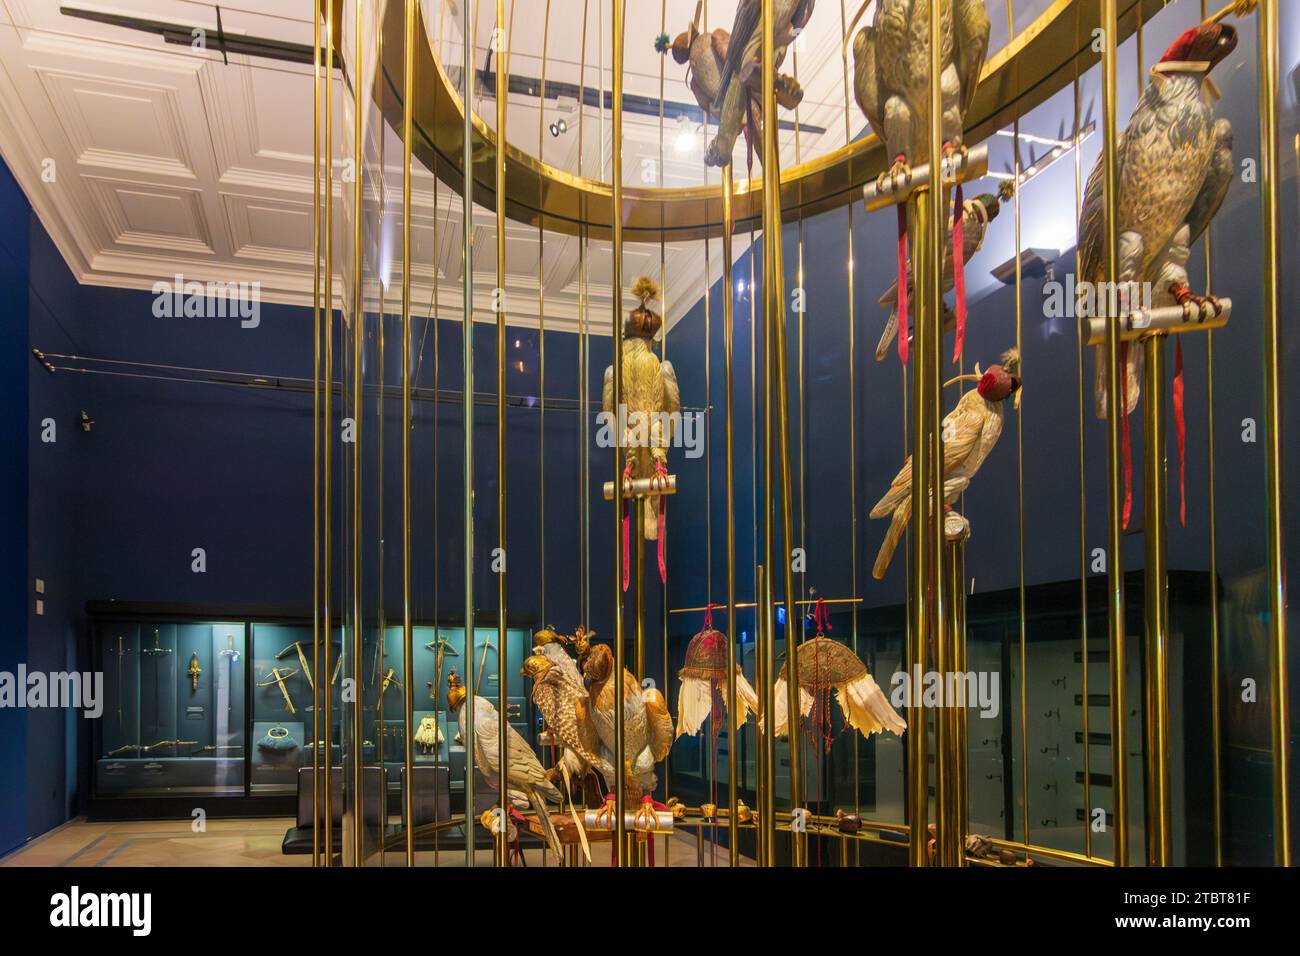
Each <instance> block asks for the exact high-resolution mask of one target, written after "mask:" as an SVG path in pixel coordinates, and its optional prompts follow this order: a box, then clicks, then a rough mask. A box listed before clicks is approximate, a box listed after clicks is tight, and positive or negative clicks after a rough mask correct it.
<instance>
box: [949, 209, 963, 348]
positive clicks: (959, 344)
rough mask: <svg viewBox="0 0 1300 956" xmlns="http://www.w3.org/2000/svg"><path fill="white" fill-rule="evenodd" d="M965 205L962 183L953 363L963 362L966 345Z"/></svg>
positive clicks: (955, 242) (955, 233) (955, 247)
mask: <svg viewBox="0 0 1300 956" xmlns="http://www.w3.org/2000/svg"><path fill="white" fill-rule="evenodd" d="M965 205H966V204H965V203H964V202H963V201H962V193H961V183H958V184H957V190H956V192H955V193H954V194H953V200H952V279H953V290H954V291H955V292H956V294H957V331H956V336H955V337H954V339H953V344H952V361H953V364H954V365H955V364H956V363H958V362H960V361H961V351H962V348H963V347H964V346H965V344H966V253H965V250H964V249H963V248H962V247H963V246H964V245H965V242H966V238H965V237H966V226H965V218H966V216H965V213H966V210H965Z"/></svg>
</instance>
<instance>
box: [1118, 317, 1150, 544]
mask: <svg viewBox="0 0 1300 956" xmlns="http://www.w3.org/2000/svg"><path fill="white" fill-rule="evenodd" d="M1119 364H1120V366H1121V369H1122V371H1123V373H1124V378H1123V381H1122V382H1118V383H1116V384H1118V385H1119V386H1120V388H1122V389H1123V392H1124V394H1123V397H1122V398H1121V397H1119V396H1117V395H1114V394H1112V395H1111V396H1110V404H1111V410H1110V411H1111V414H1112V415H1114V414H1117V413H1118V414H1119V415H1121V416H1123V419H1122V420H1123V426H1124V427H1123V431H1124V524H1123V528H1124V530H1126V531H1127V530H1128V519H1129V516H1130V515H1131V514H1132V513H1133V443H1132V440H1131V439H1130V437H1129V433H1128V343H1127V342H1121V343H1120V346H1119ZM1119 390H1120V389H1116V388H1112V389H1111V392H1112V393H1113V392H1118V391H1119ZM1117 399H1118V404H1119V408H1115V405H1116V403H1117V402H1116V400H1117ZM1149 453H1150V452H1148V454H1149Z"/></svg>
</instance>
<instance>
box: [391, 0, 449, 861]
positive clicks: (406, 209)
mask: <svg viewBox="0 0 1300 956" xmlns="http://www.w3.org/2000/svg"><path fill="white" fill-rule="evenodd" d="M416 3H417V0H406V26H405V33H404V35H403V43H404V44H405V48H404V49H403V51H402V54H403V56H404V64H403V73H402V673H403V676H404V677H405V678H406V679H405V680H404V681H403V683H402V704H403V706H404V708H405V710H404V713H403V715H402V716H403V719H404V720H405V735H404V737H405V741H406V747H405V751H406V752H405V753H404V754H403V759H404V761H405V766H404V767H403V769H404V770H405V772H406V786H405V787H404V788H403V793H402V799H403V805H402V812H403V814H404V816H405V820H406V826H405V828H404V829H405V830H406V865H407V866H415V732H414V727H413V725H414V723H415V681H414V679H413V678H414V675H415V657H414V654H413V652H412V644H413V641H414V632H413V630H412V627H411V135H412V132H413V130H412V125H413V122H412V120H413V116H414V112H415V10H416ZM379 639H380V640H381V641H382V640H383V639H384V638H383V633H382V632H381V633H380V635H379ZM435 690H436V688H435ZM380 700H381V702H382V700H383V698H382V696H381V697H380Z"/></svg>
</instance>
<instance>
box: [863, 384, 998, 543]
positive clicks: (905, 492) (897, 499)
mask: <svg viewBox="0 0 1300 956" xmlns="http://www.w3.org/2000/svg"><path fill="white" fill-rule="evenodd" d="M983 405H984V402H983V399H981V398H980V397H979V392H977V391H976V390H975V389H971V390H970V391H969V392H967V393H966V394H965V395H963V396H962V397H961V400H960V401H958V402H957V407H956V408H954V409H953V410H952V411H950V412H949V413H948V414H947V415H945V416H944V418H943V423H942V428H943V473H944V474H945V475H948V474H950V473H951V472H952V471H954V470H955V469H959V468H961V467H962V466H964V465H965V464H966V461H967V459H969V458H970V454H971V452H972V451H973V450H974V449H975V448H977V447H978V443H979V438H980V432H981V430H982V429H983V426H984V408H983ZM911 494H912V456H911V455H908V456H907V461H905V462H903V467H902V468H901V469H899V472H898V474H897V475H896V476H895V477H894V480H893V482H892V483H891V484H890V486H889V490H888V491H886V492H885V494H884V496H883V497H881V499H880V500H879V501H877V502H876V505H875V507H873V508H872V509H871V514H870V516H871V517H872V518H888V517H890V516H891V515H892V514H893V513H894V509H895V508H896V507H898V505H899V503H901V502H902V501H904V500H905V499H906V498H908V497H909V496H910V495H911Z"/></svg>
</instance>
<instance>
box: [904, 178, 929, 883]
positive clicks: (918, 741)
mask: <svg viewBox="0 0 1300 956" xmlns="http://www.w3.org/2000/svg"><path fill="white" fill-rule="evenodd" d="M930 196H931V192H930V190H929V189H928V188H926V189H924V190H918V191H917V192H916V193H915V194H913V198H912V200H911V201H910V202H909V204H908V205H909V206H910V207H911V208H910V209H909V213H910V216H909V219H910V222H909V228H908V232H909V234H910V235H911V236H913V237H914V239H913V242H912V275H913V288H915V289H918V290H920V289H927V288H928V282H927V274H928V267H929V262H928V261H927V258H926V253H925V249H926V244H925V243H924V242H920V241H916V239H915V237H921V236H925V235H928V232H929V216H930ZM918 298H919V296H918ZM924 309H925V304H924V302H922V303H920V308H919V309H918V313H919V314H918V315H917V322H916V329H915V332H914V336H915V343H914V344H915V349H914V355H915V367H914V368H913V370H912V407H913V417H912V528H913V534H912V538H913V541H912V553H911V559H912V566H911V573H910V576H909V581H908V584H909V587H910V591H911V607H910V611H911V615H910V618H911V635H910V638H911V640H910V643H909V648H908V649H909V652H910V653H909V655H908V656H909V658H910V659H909V660H908V662H907V670H908V673H909V674H911V675H913V678H915V675H916V674H918V673H924V672H925V670H926V666H925V665H926V646H927V635H928V634H929V631H930V614H931V606H930V600H929V595H928V593H927V579H928V567H927V565H928V563H929V561H930V557H931V556H930V554H929V536H928V535H927V534H926V533H925V529H926V521H927V520H928V507H927V501H928V496H929V493H930V490H929V487H928V483H927V481H926V479H927V478H928V476H929V457H930V454H931V450H930V443H929V441H928V440H927V437H928V436H927V433H926V420H927V414H926V412H927V409H928V410H929V412H930V415H931V416H932V415H933V414H934V410H933V409H932V408H931V406H932V405H933V403H934V396H933V395H929V394H927V390H926V383H927V379H928V376H927V375H926V374H925V361H924V358H925V355H926V352H925V350H924V349H923V345H924V343H926V342H927V340H928V339H929V337H930V334H931V330H930V329H929V328H928V327H927V325H926V319H927V318H928V317H927V315H926V313H925V311H924ZM928 720H929V715H928V714H927V713H926V711H925V708H923V707H921V706H920V700H919V695H917V693H916V689H915V688H913V690H912V694H911V695H910V699H909V700H908V708H907V758H908V767H907V771H908V774H907V775H908V801H907V804H908V814H907V822H908V826H909V828H910V830H909V837H908V862H909V863H910V864H911V865H912V866H925V865H926V864H927V862H928V860H927V853H926V843H927V840H928V837H929V834H928V831H927V825H928V823H929V786H930V767H929V756H928V747H927V740H926V737H927V728H926V723H927V721H928Z"/></svg>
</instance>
